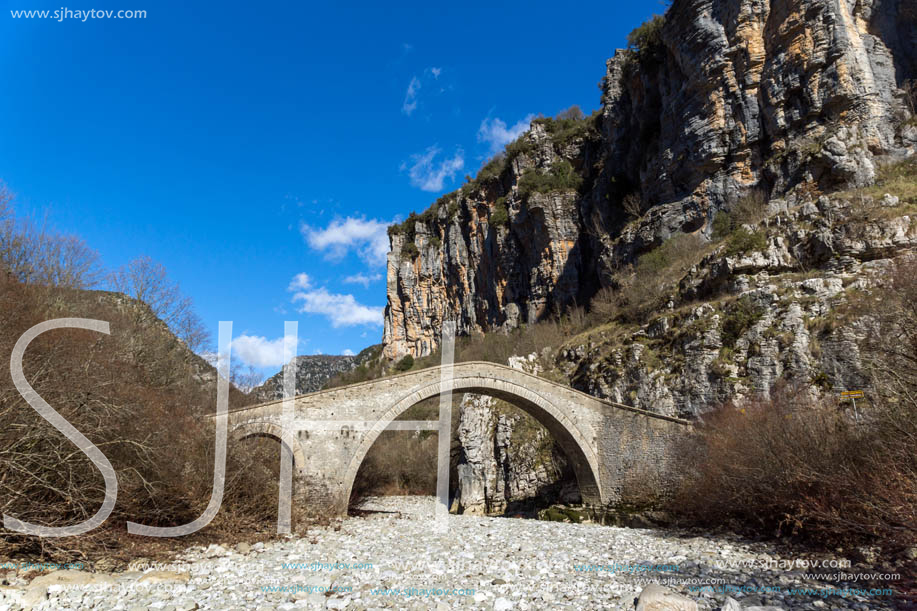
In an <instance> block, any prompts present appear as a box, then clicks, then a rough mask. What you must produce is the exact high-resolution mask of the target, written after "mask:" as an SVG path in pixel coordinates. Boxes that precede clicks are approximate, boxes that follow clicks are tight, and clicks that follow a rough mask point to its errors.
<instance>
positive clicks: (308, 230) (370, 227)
mask: <svg viewBox="0 0 917 611" xmlns="http://www.w3.org/2000/svg"><path fill="white" fill-rule="evenodd" d="M388 226H389V223H385V222H383V221H377V220H375V219H373V220H367V219H365V218H353V217H347V218H346V219H343V220H342V219H336V220H334V221H332V222H331V224H329V225H328V226H327V227H325V228H324V229H316V228H314V227H310V226H309V225H306V224H305V223H303V224H302V225H301V226H300V231H301V232H302V235H303V237H304V238H305V239H306V242H308V243H309V246H311V247H312V248H314V249H315V250H321V251H325V252H327V253H328V255H327V256H328V257H329V258H330V259H342V258H343V257H344V256H345V255H346V254H347V253H348V252H349V251H351V250H354V249H356V250H357V254H359V256H360V258H362V259H363V260H364V261H366V262H367V263H369V264H370V265H385V257H386V255H387V254H388V246H389V244H388V233H387V230H388ZM297 278H298V276H297ZM294 281H295V278H294ZM295 288H300V289H306V288H308V286H303V287H295ZM295 288H292V285H291V290H295Z"/></svg>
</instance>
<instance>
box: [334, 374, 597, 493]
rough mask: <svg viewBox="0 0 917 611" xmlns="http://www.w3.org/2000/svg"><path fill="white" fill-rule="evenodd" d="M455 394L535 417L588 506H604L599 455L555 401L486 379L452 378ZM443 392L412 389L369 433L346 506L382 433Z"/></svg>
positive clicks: (349, 477)
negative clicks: (495, 401) (560, 452)
mask: <svg viewBox="0 0 917 611" xmlns="http://www.w3.org/2000/svg"><path fill="white" fill-rule="evenodd" d="M452 391H453V392H469V393H477V394H482V395H489V396H492V397H496V398H498V399H502V400H504V401H506V402H508V403H511V404H512V405H515V406H516V407H518V408H520V409H522V410H523V411H525V412H526V413H528V414H529V415H530V416H532V417H533V418H535V420H537V421H538V422H539V423H540V424H541V425H542V426H544V427H545V428H546V429H548V432H549V433H550V434H551V436H552V437H553V438H554V440H555V441H556V442H557V443H558V445H560V447H561V449H562V450H563V451H564V453H565V454H566V455H567V458H568V459H569V460H570V462H571V463H572V465H573V470H574V473H575V474H576V481H577V485H578V486H579V489H580V494H581V496H582V497H583V500H584V501H585V502H586V503H589V504H596V505H600V504H603V503H604V500H605V499H604V495H603V492H602V488H601V478H600V474H599V461H598V456H597V455H596V453H595V451H594V450H593V448H592V445H591V444H590V443H589V440H588V438H587V436H586V435H585V434H584V433H583V432H582V431H581V430H580V429H579V428H578V427H577V426H576V424H575V423H574V422H573V421H572V420H571V419H570V418H569V417H568V416H567V415H566V414H565V413H564V412H563V410H561V409H559V408H558V407H557V406H556V405H554V403H553V402H551V401H550V400H548V399H547V398H545V397H543V396H542V395H540V394H538V393H536V392H534V391H532V390H530V389H528V388H526V387H524V386H522V385H520V384H516V383H514V382H511V381H508V380H505V379H494V378H491V377H485V376H468V377H459V376H457V377H455V378H453V379H452ZM442 392H443V387H442V383H441V382H433V383H430V384H427V385H425V386H423V387H420V388H416V389H413V390H412V391H411V392H410V393H408V395H407V396H405V397H403V398H402V399H400V400H399V401H398V402H397V403H395V405H393V406H392V407H391V408H390V409H388V410H387V411H386V412H385V413H384V414H383V415H382V416H381V417H380V418H379V420H378V421H377V422H376V424H375V425H373V427H372V428H371V429H370V430H369V431H367V433H366V435H365V436H364V438H363V441H362V442H361V443H360V445H359V446H358V447H357V449H356V451H355V452H354V454H353V456H352V458H351V461H350V464H349V465H348V467H347V471H346V473H345V475H344V480H343V482H342V484H343V490H344V493H345V496H344V502H345V503H347V502H348V499H350V495H351V493H352V491H353V483H354V480H355V479H356V476H357V471H358V470H359V468H360V465H361V464H362V463H363V460H364V459H365V458H366V454H367V453H368V452H369V449H370V448H371V447H372V445H373V443H375V441H376V439H378V437H379V435H380V434H381V433H382V431H384V430H385V429H386V427H387V426H388V425H389V423H391V422H392V421H393V420H394V419H395V418H397V417H398V416H399V415H401V414H402V413H404V412H405V411H406V410H407V409H408V408H410V407H411V406H413V405H416V404H417V403H419V402H420V401H423V400H424V399H428V398H430V397H434V396H437V395H439V394H441V393H442Z"/></svg>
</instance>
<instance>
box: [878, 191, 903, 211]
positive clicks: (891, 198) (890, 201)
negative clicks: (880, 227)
mask: <svg viewBox="0 0 917 611" xmlns="http://www.w3.org/2000/svg"><path fill="white" fill-rule="evenodd" d="M899 201H900V200H899V199H898V196H897V195H892V194H890V193H886V194H885V195H883V196H882V205H883V206H885V207H886V208H894V207H895V206H897V205H898V202H899Z"/></svg>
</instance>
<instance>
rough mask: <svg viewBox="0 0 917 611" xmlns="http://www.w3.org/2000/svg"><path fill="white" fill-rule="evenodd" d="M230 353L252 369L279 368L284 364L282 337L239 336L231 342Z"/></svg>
mask: <svg viewBox="0 0 917 611" xmlns="http://www.w3.org/2000/svg"><path fill="white" fill-rule="evenodd" d="M232 352H233V354H234V355H235V356H237V357H238V358H239V360H241V361H242V362H243V363H245V364H246V365H251V366H253V367H280V366H282V365H283V364H284V360H283V337H278V338H277V339H267V338H266V337H259V336H254V335H240V336H239V337H237V338H235V339H234V340H232Z"/></svg>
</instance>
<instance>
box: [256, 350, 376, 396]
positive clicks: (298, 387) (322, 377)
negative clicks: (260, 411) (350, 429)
mask: <svg viewBox="0 0 917 611" xmlns="http://www.w3.org/2000/svg"><path fill="white" fill-rule="evenodd" d="M294 361H295V367H296V370H295V376H294V380H295V390H294V394H296V395H303V394H306V393H310V392H315V391H316V390H320V389H321V388H322V387H323V386H324V385H325V383H326V382H327V381H328V380H330V379H331V378H332V377H334V376H335V375H337V374H339V373H343V372H345V371H350V370H351V369H353V368H354V367H356V366H357V365H359V362H358V361H357V357H356V356H341V355H330V354H316V355H310V356H297V357H296V358H295V359H294ZM252 394H254V395H255V396H256V397H258V400H259V401H274V400H276V399H283V370H281V371H280V372H278V373H277V374H275V375H273V376H271V377H270V378H268V379H267V380H265V381H264V383H263V384H262V385H261V386H259V387H257V388H255V389H253V390H252Z"/></svg>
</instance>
